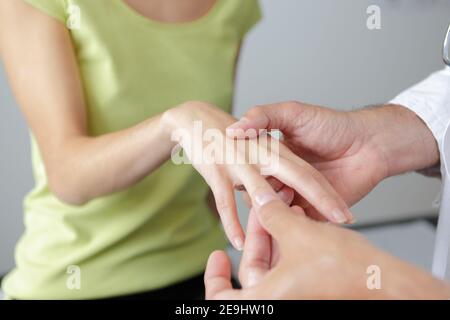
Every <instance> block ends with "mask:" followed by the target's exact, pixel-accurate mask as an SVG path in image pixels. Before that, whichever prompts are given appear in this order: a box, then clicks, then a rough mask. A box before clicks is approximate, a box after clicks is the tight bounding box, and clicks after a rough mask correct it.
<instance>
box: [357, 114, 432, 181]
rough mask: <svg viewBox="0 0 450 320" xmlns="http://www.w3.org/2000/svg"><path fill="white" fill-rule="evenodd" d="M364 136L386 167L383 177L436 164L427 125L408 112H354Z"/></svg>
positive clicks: (430, 133)
mask: <svg viewBox="0 0 450 320" xmlns="http://www.w3.org/2000/svg"><path fill="white" fill-rule="evenodd" d="M357 113H358V114H359V115H360V117H361V119H362V122H363V124H364V125H363V126H364V131H365V132H364V136H365V138H366V139H367V140H368V141H370V143H371V145H373V148H374V149H375V150H376V152H378V153H379V154H380V159H382V161H384V163H385V165H386V169H385V171H386V173H385V174H386V177H389V176H394V175H398V174H401V173H405V172H409V171H415V170H420V169H424V168H428V167H431V166H433V165H436V164H437V163H438V162H439V149H438V146H437V142H436V140H435V138H434V136H433V134H432V132H431V130H430V129H429V128H428V127H427V126H426V124H425V123H424V122H423V121H422V120H421V119H420V118H419V117H418V116H417V115H416V114H415V113H414V112H412V111H411V110H409V109H407V108H405V107H403V106H399V105H385V106H382V107H379V108H367V109H362V110H359V111H357Z"/></svg>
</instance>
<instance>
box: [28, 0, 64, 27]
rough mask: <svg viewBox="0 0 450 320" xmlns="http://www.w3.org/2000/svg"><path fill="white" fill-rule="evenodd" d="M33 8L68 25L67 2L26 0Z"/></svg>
mask: <svg viewBox="0 0 450 320" xmlns="http://www.w3.org/2000/svg"><path fill="white" fill-rule="evenodd" d="M24 1H25V2H27V3H28V4H30V5H31V6H33V7H35V8H36V9H38V10H40V11H42V12H43V13H45V14H48V15H49V16H51V17H53V18H55V19H57V20H59V21H61V22H63V23H66V20H67V12H66V11H67V4H66V0H24Z"/></svg>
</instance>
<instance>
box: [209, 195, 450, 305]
mask: <svg viewBox="0 0 450 320" xmlns="http://www.w3.org/2000/svg"><path fill="white" fill-rule="evenodd" d="M266 200H267V201H268V202H267V204H265V205H263V206H262V207H261V208H260V209H257V210H256V209H253V210H252V212H251V214H250V217H249V223H248V229H247V241H246V243H245V249H244V254H243V257H242V260H241V265H240V270H239V278H240V281H241V284H242V288H243V289H241V290H237V289H233V288H232V285H231V281H230V279H231V264H230V260H229V258H228V256H227V255H226V253H225V252H223V251H215V252H213V253H212V254H211V256H210V257H209V260H208V265H207V268H206V272H205V286H206V298H207V299H224V300H236V299H249V300H256V299H428V298H442V299H444V298H449V297H450V288H449V287H448V286H447V285H446V284H444V283H443V282H441V281H439V280H436V279H434V278H433V277H431V276H430V275H428V274H427V273H426V272H424V271H422V270H420V269H417V268H416V267H413V266H411V265H408V264H406V263H404V262H402V261H400V260H399V259H397V258H394V257H392V256H390V255H389V254H386V253H384V252H382V251H381V250H379V249H377V248H375V247H373V246H372V245H371V244H370V243H368V242H367V241H366V240H365V239H364V238H363V237H362V236H361V235H359V234H358V233H356V232H354V231H350V230H348V229H344V228H340V227H337V226H334V225H331V224H325V223H322V222H318V221H314V220H312V219H310V218H308V217H307V216H305V214H304V212H303V211H302V209H301V208H300V207H293V208H289V207H288V206H287V205H286V204H284V203H283V202H282V201H281V200H278V199H275V198H272V199H266ZM265 230H267V232H266V231H265ZM369 288H370V289H369ZM377 288H379V289H377Z"/></svg>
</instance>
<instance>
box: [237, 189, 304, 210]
mask: <svg viewBox="0 0 450 320" xmlns="http://www.w3.org/2000/svg"><path fill="white" fill-rule="evenodd" d="M272 187H273V186H272ZM275 191H276V192H277V195H278V197H280V199H281V200H282V201H283V202H284V203H286V204H287V205H290V204H291V203H292V202H293V201H294V197H295V192H294V190H293V189H292V188H290V187H288V186H285V185H283V186H282V187H281V189H280V190H278V191H277V190H276V189H275ZM242 199H243V200H244V202H245V204H246V205H247V207H249V208H251V206H252V199H251V198H250V196H249V195H248V192H247V191H243V192H242Z"/></svg>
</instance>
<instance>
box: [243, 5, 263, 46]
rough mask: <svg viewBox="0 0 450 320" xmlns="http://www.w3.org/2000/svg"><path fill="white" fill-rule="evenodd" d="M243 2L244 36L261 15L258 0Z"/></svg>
mask: <svg viewBox="0 0 450 320" xmlns="http://www.w3.org/2000/svg"><path fill="white" fill-rule="evenodd" d="M245 2H246V14H245V19H244V21H243V24H242V32H241V35H242V37H244V36H245V35H246V34H247V33H248V32H249V31H250V30H251V29H252V28H253V27H254V26H255V25H256V24H257V23H258V22H259V21H260V20H261V17H262V14H261V6H260V4H259V1H258V0H245Z"/></svg>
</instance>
